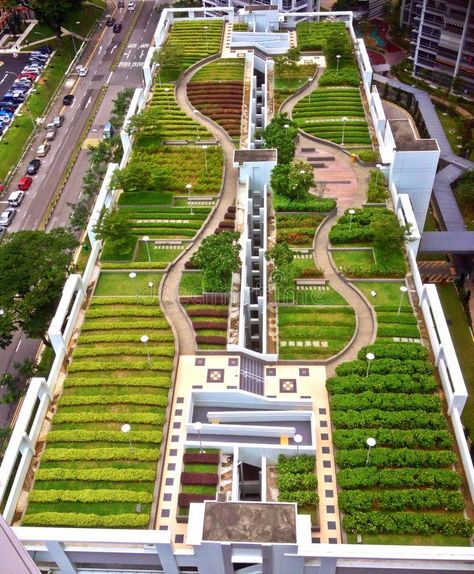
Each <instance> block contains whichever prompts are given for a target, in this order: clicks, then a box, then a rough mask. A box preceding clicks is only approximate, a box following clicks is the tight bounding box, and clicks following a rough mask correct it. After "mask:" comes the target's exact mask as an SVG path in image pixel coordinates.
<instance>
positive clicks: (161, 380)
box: [55, 339, 171, 420]
mask: <svg viewBox="0 0 474 574" xmlns="http://www.w3.org/2000/svg"><path fill="white" fill-rule="evenodd" d="M81 340H82V339H81ZM170 384H171V381H170V378H169V377H122V378H120V377H116V378H111V377H110V376H108V377H107V376H105V377H97V376H95V377H74V376H72V377H69V378H68V379H67V380H66V384H65V386H66V387H101V386H104V387H109V386H110V387H155V388H160V389H167V388H168V387H169V386H170ZM55 420H56V419H55Z"/></svg>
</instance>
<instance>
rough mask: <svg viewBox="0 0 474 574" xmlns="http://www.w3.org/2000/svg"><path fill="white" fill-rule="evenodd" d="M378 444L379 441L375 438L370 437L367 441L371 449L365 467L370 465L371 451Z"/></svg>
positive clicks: (368, 451)
mask: <svg viewBox="0 0 474 574" xmlns="http://www.w3.org/2000/svg"><path fill="white" fill-rule="evenodd" d="M376 444H377V441H376V440H375V439H374V438H372V437H369V438H368V439H367V446H368V447H369V449H368V450H367V458H366V459H365V466H367V465H368V464H369V456H370V449H371V448H373V447H374V446H375V445H376Z"/></svg>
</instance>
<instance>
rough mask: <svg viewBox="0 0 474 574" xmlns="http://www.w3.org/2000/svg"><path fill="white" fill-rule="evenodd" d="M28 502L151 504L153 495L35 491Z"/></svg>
mask: <svg viewBox="0 0 474 574" xmlns="http://www.w3.org/2000/svg"><path fill="white" fill-rule="evenodd" d="M28 502H51V503H54V502H84V503H91V502H92V503H93V502H139V503H141V504H150V503H151V502H153V495H152V494H151V493H149V492H137V491H135V490H110V489H103V490H90V489H84V490H33V491H32V492H30V494H29V495H28Z"/></svg>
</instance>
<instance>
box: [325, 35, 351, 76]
mask: <svg viewBox="0 0 474 574" xmlns="http://www.w3.org/2000/svg"><path fill="white" fill-rule="evenodd" d="M324 55H325V56H326V60H327V61H328V63H329V65H330V66H331V67H333V68H335V67H336V66H337V60H338V58H337V56H341V58H340V60H341V61H340V62H339V69H340V67H341V66H342V65H343V64H344V63H348V62H350V61H351V60H352V55H351V46H350V43H349V39H348V37H347V34H346V32H344V31H340V32H333V33H332V34H331V35H330V36H328V37H327V38H326V49H325V50H324Z"/></svg>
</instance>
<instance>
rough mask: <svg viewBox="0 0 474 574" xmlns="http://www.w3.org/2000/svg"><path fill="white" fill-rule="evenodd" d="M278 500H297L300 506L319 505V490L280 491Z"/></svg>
mask: <svg viewBox="0 0 474 574" xmlns="http://www.w3.org/2000/svg"><path fill="white" fill-rule="evenodd" d="M278 500H279V502H296V504H298V505H299V506H317V505H318V504H319V497H318V494H317V492H316V491H310V490H292V491H291V492H282V491H280V494H279V495H278Z"/></svg>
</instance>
